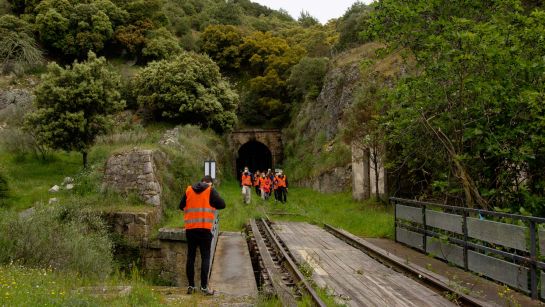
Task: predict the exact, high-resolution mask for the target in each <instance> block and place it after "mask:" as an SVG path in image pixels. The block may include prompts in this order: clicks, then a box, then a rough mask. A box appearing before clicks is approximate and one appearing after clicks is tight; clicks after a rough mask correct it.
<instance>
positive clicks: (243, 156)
mask: <svg viewBox="0 0 545 307" xmlns="http://www.w3.org/2000/svg"><path fill="white" fill-rule="evenodd" d="M245 166H248V168H249V169H250V171H251V172H252V173H255V171H256V170H260V171H263V170H267V169H269V168H272V167H273V155H272V152H271V150H270V149H269V147H267V145H265V144H263V143H261V142H258V141H255V140H252V141H248V142H246V143H245V144H243V145H242V146H240V148H239V149H238V152H237V160H236V170H237V177H238V176H239V175H240V174H241V173H242V171H243V170H244V167H245ZM239 179H240V178H239Z"/></svg>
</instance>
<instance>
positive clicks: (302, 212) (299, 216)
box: [165, 181, 394, 238]
mask: <svg viewBox="0 0 545 307" xmlns="http://www.w3.org/2000/svg"><path fill="white" fill-rule="evenodd" d="M217 189H218V192H219V193H220V195H221V196H222V197H223V198H224V199H225V201H226V203H227V208H226V209H225V210H222V211H220V229H221V230H223V231H241V230H242V228H243V227H244V225H245V223H246V222H247V221H248V219H250V218H257V217H261V216H264V215H265V214H268V215H269V216H270V218H271V219H274V220H291V221H304V222H310V223H327V224H331V225H333V226H335V227H340V228H343V229H345V230H347V231H349V232H351V233H353V234H355V235H358V236H362V237H380V238H382V237H385V238H392V237H393V231H394V224H393V211H392V210H390V209H389V208H385V207H384V205H382V204H377V203H374V202H371V201H368V202H357V201H354V200H352V197H351V195H350V194H349V193H338V194H321V193H317V192H314V191H312V190H310V189H304V188H291V189H290V190H289V194H288V203H287V204H281V203H275V201H274V199H269V200H268V201H263V200H261V199H260V198H258V197H257V195H255V193H253V195H252V202H251V204H250V205H245V204H244V203H243V202H242V195H241V191H240V188H239V186H238V183H237V182H233V181H227V182H224V183H223V184H222V185H221V186H220V187H218V188H217ZM180 193H181V192H180ZM275 213H283V214H285V213H287V214H294V215H275ZM165 225H166V226H168V227H182V226H183V215H182V213H181V211H170V212H169V214H168V218H167V220H166V222H165Z"/></svg>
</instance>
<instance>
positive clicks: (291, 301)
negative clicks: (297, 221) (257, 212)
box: [246, 219, 326, 306]
mask: <svg viewBox="0 0 545 307" xmlns="http://www.w3.org/2000/svg"><path fill="white" fill-rule="evenodd" d="M270 224H271V223H270V221H269V220H268V219H258V220H253V219H252V220H251V221H250V222H249V223H248V225H247V227H246V233H247V238H248V245H249V248H250V255H251V257H252V262H253V265H254V270H255V274H256V280H257V281H258V287H260V288H261V289H262V291H263V292H265V293H268V294H271V295H277V296H278V298H279V299H280V301H281V302H282V304H283V305H284V306H297V302H298V301H300V300H301V298H302V297H303V296H304V295H308V297H310V299H311V300H312V302H313V303H314V304H315V305H316V306H326V304H325V303H324V302H323V301H322V300H321V299H320V297H319V296H318V294H317V293H316V291H314V289H313V288H312V286H311V284H310V283H309V282H308V281H307V279H306V278H305V276H304V275H303V274H302V273H301V272H300V270H299V269H298V267H297V264H296V262H295V259H294V258H293V256H292V255H291V254H290V253H289V250H288V249H287V247H286V245H285V244H284V243H283V242H282V241H281V240H280V239H279V237H278V235H277V234H276V233H275V232H274V230H273V229H272V227H270Z"/></svg>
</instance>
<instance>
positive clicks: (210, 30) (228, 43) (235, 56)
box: [199, 25, 242, 72]
mask: <svg viewBox="0 0 545 307" xmlns="http://www.w3.org/2000/svg"><path fill="white" fill-rule="evenodd" d="M241 44H242V32H241V31H240V30H239V29H238V28H236V27H234V26H224V25H213V26H208V27H206V29H205V30H204V32H203V33H202V34H201V37H200V40H199V46H200V49H201V50H202V51H203V52H204V53H206V54H208V56H210V57H211V58H212V59H213V60H214V61H215V62H216V63H217V64H218V65H219V67H220V68H221V69H222V70H223V71H230V72H235V71H237V70H238V68H240V61H241V57H240V45H241Z"/></svg>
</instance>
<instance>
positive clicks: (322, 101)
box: [307, 63, 361, 140]
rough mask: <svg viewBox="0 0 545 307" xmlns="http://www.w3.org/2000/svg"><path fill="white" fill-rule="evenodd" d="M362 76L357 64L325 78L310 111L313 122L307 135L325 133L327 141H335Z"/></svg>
mask: <svg viewBox="0 0 545 307" xmlns="http://www.w3.org/2000/svg"><path fill="white" fill-rule="evenodd" d="M360 81H361V74H360V68H359V65H358V64H357V63H353V64H349V65H347V66H342V67H335V68H333V69H331V70H330V71H329V72H328V74H327V75H326V77H325V80H324V86H323V88H322V91H321V92H320V95H319V96H318V98H317V99H316V103H315V104H313V106H312V108H311V109H310V110H311V111H310V114H309V116H310V117H311V118H313V119H316V120H311V121H310V122H309V125H308V130H307V133H312V134H317V133H319V132H322V131H323V132H325V136H326V139H327V140H331V139H333V138H334V137H335V136H336V135H337V133H338V131H339V128H340V127H341V126H342V117H343V115H344V111H345V110H346V109H347V108H348V107H349V106H350V105H352V102H353V99H354V93H355V91H356V88H357V87H358V85H359V84H360Z"/></svg>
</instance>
